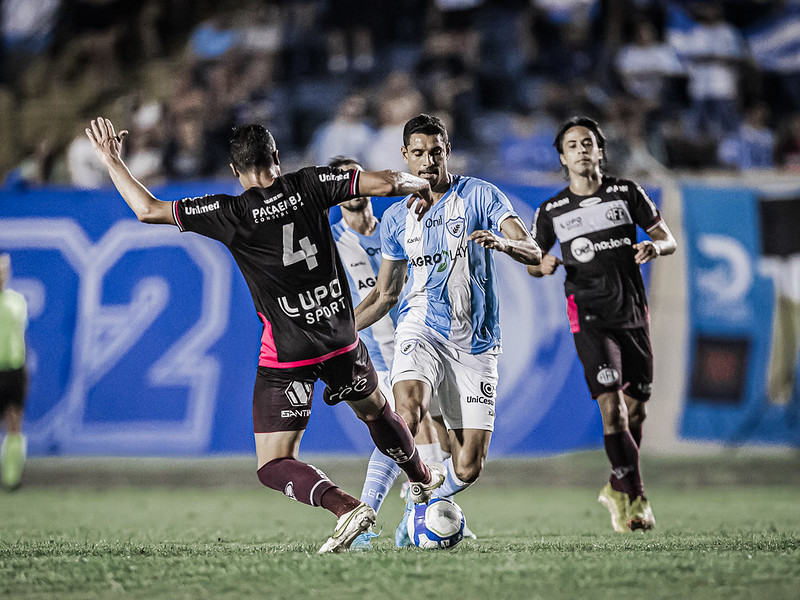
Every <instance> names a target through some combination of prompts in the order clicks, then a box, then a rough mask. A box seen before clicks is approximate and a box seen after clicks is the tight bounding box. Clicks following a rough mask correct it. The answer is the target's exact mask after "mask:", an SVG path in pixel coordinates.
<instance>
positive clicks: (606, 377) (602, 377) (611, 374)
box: [597, 367, 619, 386]
mask: <svg viewBox="0 0 800 600" xmlns="http://www.w3.org/2000/svg"><path fill="white" fill-rule="evenodd" d="M618 380H619V373H618V372H617V370H616V369H612V368H611V367H603V368H601V369H600V371H599V372H598V373H597V382H598V383H600V384H602V385H605V386H609V385H613V384H614V383H616V382H617V381H618Z"/></svg>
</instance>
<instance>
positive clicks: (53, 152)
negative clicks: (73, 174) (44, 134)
mask: <svg viewBox="0 0 800 600" xmlns="http://www.w3.org/2000/svg"><path fill="white" fill-rule="evenodd" d="M51 183H69V175H68V173H67V166H66V163H65V162H64V157H63V153H61V152H59V148H58V147H57V146H56V145H55V144H54V143H53V140H52V139H50V138H43V139H41V140H39V142H38V143H37V144H36V147H35V148H34V149H33V150H32V151H30V152H29V153H28V154H26V155H25V156H24V157H23V158H22V160H21V161H20V163H19V164H18V165H17V166H16V167H14V168H13V169H12V170H11V171H9V172H8V174H7V175H6V177H5V181H4V182H3V185H4V186H5V187H7V188H13V187H30V186H40V185H46V184H51Z"/></svg>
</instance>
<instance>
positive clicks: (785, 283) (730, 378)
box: [680, 185, 800, 445]
mask: <svg viewBox="0 0 800 600" xmlns="http://www.w3.org/2000/svg"><path fill="white" fill-rule="evenodd" d="M682 195H683V207H684V208H683V211H684V229H685V233H686V246H687V247H686V256H687V257H688V273H687V275H688V292H689V314H690V329H689V340H690V341H689V348H688V361H689V362H688V364H689V365H690V366H689V380H690V381H689V385H688V387H687V398H686V403H685V406H684V410H683V414H682V419H681V425H680V432H681V434H682V435H683V436H684V437H686V438H690V439H699V440H713V441H722V442H725V443H729V444H741V443H744V442H756V443H765V444H784V445H785V444H792V445H798V444H800V419H798V416H800V412H798V405H800V397H799V396H798V386H797V376H798V373H799V372H800V361H798V351H799V350H800V345H799V344H800V337H798V334H799V333H800V236H798V234H797V231H798V226H800V190H796V191H794V193H792V192H788V193H787V192H785V191H784V192H781V193H776V192H768V191H767V190H757V189H749V188H729V187H726V188H715V187H709V186H697V185H686V186H684V187H683V188H682Z"/></svg>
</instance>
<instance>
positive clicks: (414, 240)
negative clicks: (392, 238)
mask: <svg viewBox="0 0 800 600" xmlns="http://www.w3.org/2000/svg"><path fill="white" fill-rule="evenodd" d="M421 239H422V238H421V237H420V236H417V237H412V238H408V239H407V240H406V244H413V243H415V242H418V241H420V240H421Z"/></svg>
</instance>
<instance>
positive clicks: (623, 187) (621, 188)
mask: <svg viewBox="0 0 800 600" xmlns="http://www.w3.org/2000/svg"><path fill="white" fill-rule="evenodd" d="M614 192H622V193H623V194H626V193H627V192H628V186H627V185H616V184H615V185H610V186H608V187H607V188H606V193H607V194H612V193H614Z"/></svg>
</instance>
